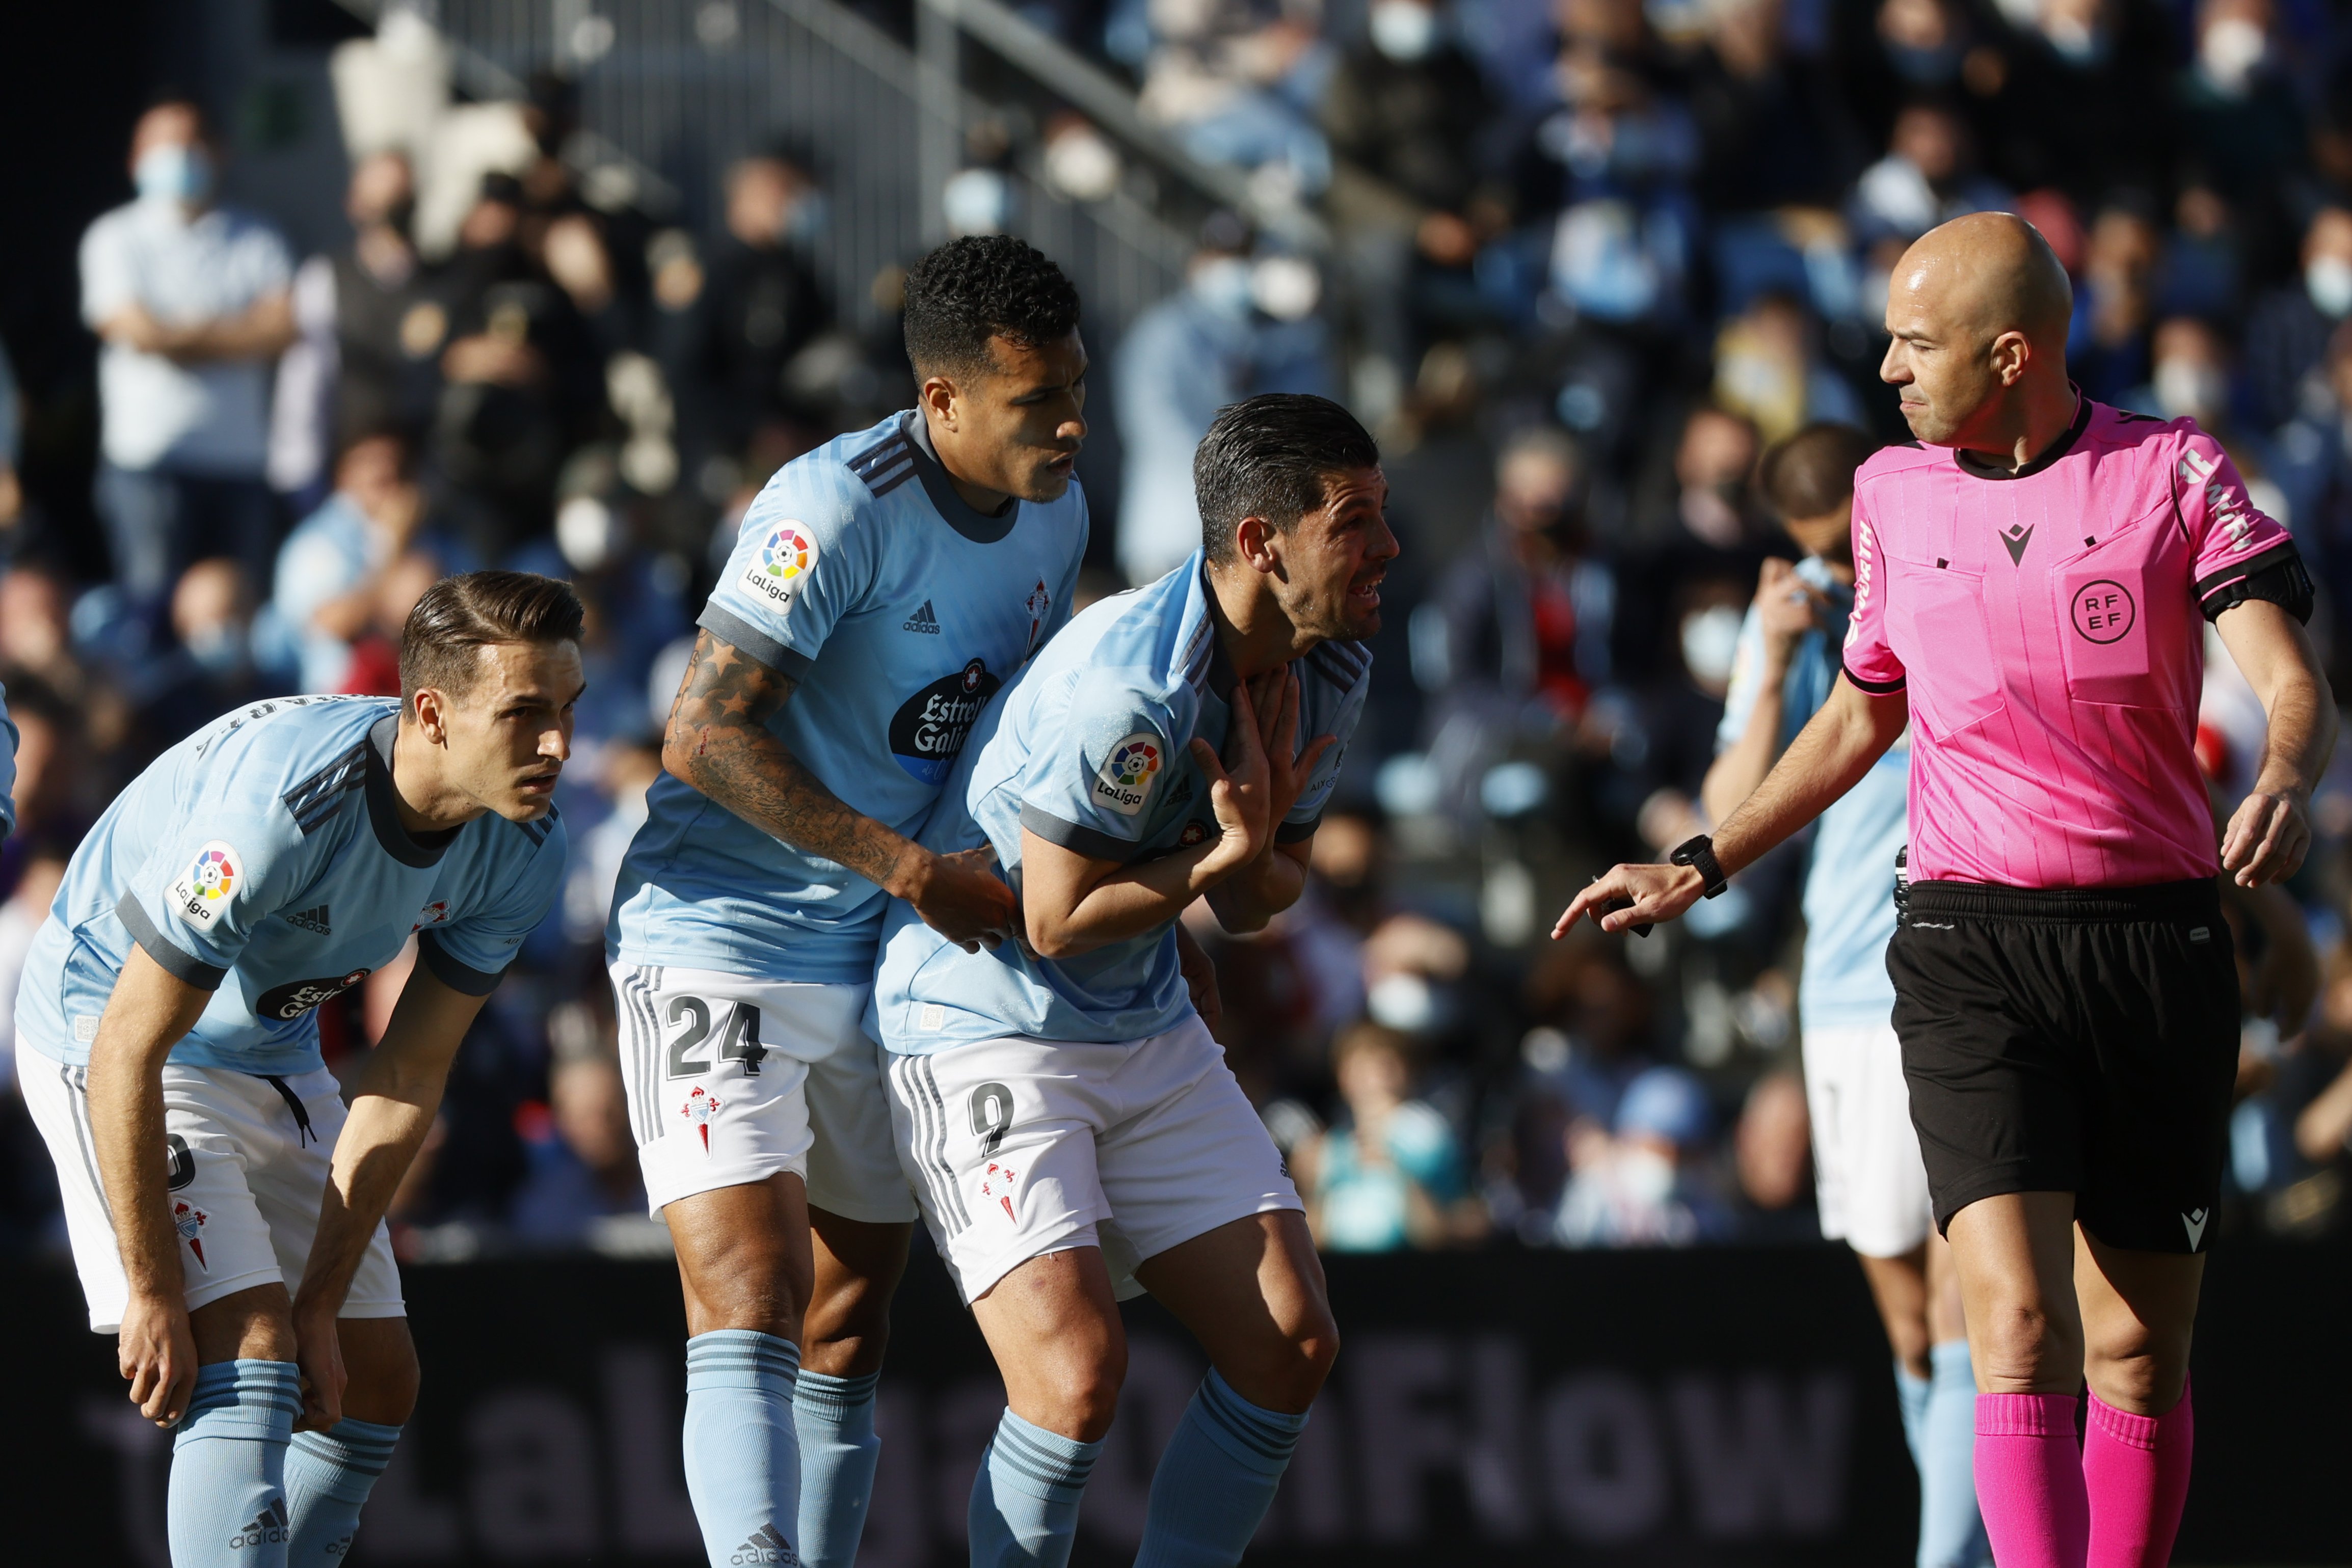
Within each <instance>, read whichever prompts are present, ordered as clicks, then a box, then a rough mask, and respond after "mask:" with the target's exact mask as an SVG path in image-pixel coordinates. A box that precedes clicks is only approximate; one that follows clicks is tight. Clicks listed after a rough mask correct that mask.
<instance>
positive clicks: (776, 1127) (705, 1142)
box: [612, 964, 854, 1247]
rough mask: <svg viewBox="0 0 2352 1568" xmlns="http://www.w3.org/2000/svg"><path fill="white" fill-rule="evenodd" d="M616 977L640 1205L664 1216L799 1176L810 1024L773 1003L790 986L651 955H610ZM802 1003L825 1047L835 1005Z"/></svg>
mask: <svg viewBox="0 0 2352 1568" xmlns="http://www.w3.org/2000/svg"><path fill="white" fill-rule="evenodd" d="M612 977H613V988H614V1001H615V1005H616V1007H617V1009H618V1012H619V1019H620V1046H621V1079H622V1084H623V1087H624V1088H625V1091H626V1092H627V1098H628V1110H629V1128H630V1133H631V1134H632V1135H633V1136H634V1137H635V1140H636V1145H637V1166H638V1170H639V1172H640V1174H641V1175H642V1176H644V1178H645V1186H646V1207H647V1208H648V1209H649V1210H650V1211H651V1212H653V1213H655V1214H657V1215H659V1214H663V1213H664V1212H665V1211H666V1209H667V1208H668V1207H671V1206H674V1205H675V1204H676V1203H677V1201H678V1200H679V1199H681V1198H687V1197H698V1196H699V1195H701V1194H705V1193H709V1192H714V1191H719V1190H722V1189H725V1188H728V1187H736V1186H761V1185H763V1184H765V1183H767V1182H769V1181H770V1179H771V1178H772V1177H774V1176H781V1175H784V1174H790V1175H791V1176H793V1178H794V1179H795V1181H796V1183H799V1184H802V1185H803V1186H804V1185H805V1183H806V1180H807V1176H808V1159H809V1145H810V1143H811V1141H812V1134H811V1132H810V1128H809V1113H808V1098H807V1093H806V1087H807V1079H808V1061H807V1051H808V1049H809V1047H810V1045H811V1040H810V1036H811V1033H812V1031H811V1030H810V1029H809V1028H808V1027H806V1026H804V1025H803V1022H802V1021H801V1020H800V1019H801V1012H802V1010H803V1009H791V1008H786V1007H780V1006H779V1005H778V1000H779V996H780V994H781V993H782V991H783V990H784V989H785V988H782V987H779V986H776V985H773V984H770V983H767V982H762V981H761V980H758V979H756V978H753V977H748V976H739V975H727V974H721V973H718V972H716V971H711V970H700V969H681V968H674V967H662V966H656V965H646V964H614V966H613V969H612ZM806 989H809V990H812V991H818V992H824V991H832V990H850V989H854V988H848V987H837V988H836V987H812V988H806ZM816 999H817V1000H819V1001H822V1000H823V998H816ZM806 1010H814V1011H816V1012H818V1013H819V1014H820V1015H821V1016H819V1017H818V1019H817V1020H816V1024H815V1029H814V1033H815V1034H817V1035H819V1036H822V1037H824V1040H823V1043H822V1049H827V1050H829V1049H830V1043H831V1036H832V1034H833V1033H834V1032H835V1029H836V1026H837V1020H836V1019H835V1018H834V1017H833V1013H834V1012H835V1011H838V1009H823V1008H817V1009H806ZM804 1246H805V1239H803V1247H804Z"/></svg>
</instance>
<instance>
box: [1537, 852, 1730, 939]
mask: <svg viewBox="0 0 2352 1568" xmlns="http://www.w3.org/2000/svg"><path fill="white" fill-rule="evenodd" d="M1705 895H1706V877H1705V876H1703V875H1701V874H1700V873H1699V872H1698V869H1697V868H1696V867H1695V866H1686V865H1619V866H1612V867H1610V868H1609V869H1608V870H1607V871H1605V872H1603V873H1601V874H1600V875H1599V876H1596V877H1594V878H1593V879H1592V880H1591V882H1590V883H1586V884H1585V888H1584V891H1583V892H1581V893H1580V894H1577V895H1576V897H1575V898H1573V899H1572V900H1570V903H1569V905H1568V908H1567V910H1566V911H1565V912H1564V913H1563V914H1562V915H1560V917H1559V924H1558V925H1554V926H1553V927H1552V928H1551V935H1552V940H1553V941H1555V942H1557V941H1559V939H1560V938H1561V937H1563V936H1567V935H1568V933H1569V931H1570V928H1571V927H1572V926H1574V925H1575V924H1576V923H1577V922H1578V921H1580V920H1581V919H1583V918H1584V917H1585V916H1586V915H1591V917H1592V923H1593V924H1594V925H1598V926H1600V927H1601V929H1602V930H1603V931H1610V932H1616V931H1623V930H1627V929H1629V928H1631V927H1633V926H1635V925H1655V924H1657V923H1658V922H1659V921H1661V920H1672V919H1674V918H1675V916H1677V915H1681V914H1682V913H1683V911H1685V910H1686V909H1688V908H1689V907H1690V906H1691V905H1692V904H1696V903H1697V902H1698V901H1699V900H1700V899H1701V898H1702V897H1704V896H1705Z"/></svg>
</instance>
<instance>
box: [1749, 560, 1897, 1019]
mask: <svg viewBox="0 0 2352 1568" xmlns="http://www.w3.org/2000/svg"><path fill="white" fill-rule="evenodd" d="M1797 576H1798V577H1799V578H1800V579H1801V580H1803V581H1805V582H1807V583H1809V584H1811V586H1812V587H1814V588H1817V589H1819V590H1821V591H1822V593H1823V595H1825V596H1826V597H1827V599H1828V601H1829V606H1828V612H1827V614H1826V616H1825V617H1824V624H1823V625H1822V627H1821V628H1820V629H1818V630H1815V631H1812V632H1807V633H1806V634H1805V637H1804V640H1803V642H1801V643H1799V644H1798V647H1797V652H1796V656H1795V657H1794V658H1792V659H1791V660H1790V662H1789V673H1788V675H1787V677H1786V679H1785V680H1784V682H1783V683H1782V685H1781V692H1780V736H1779V737H1778V739H1779V742H1780V745H1781V746H1783V747H1785V746H1787V745H1788V744H1789V742H1790V741H1791V740H1793V739H1795V738H1796V736H1797V732H1798V731H1799V730H1801V729H1802V728H1803V727H1805V723H1806V721H1807V720H1809V719H1811V717H1812V716H1813V715H1814V714H1816V713H1818V712H1820V711H1821V706H1822V704H1823V703H1825V702H1827V701H1828V700H1829V695H1830V688H1831V687H1832V685H1835V684H1836V682H1837V674H1838V649H1839V646H1840V644H1841V643H1843V641H1844V638H1845V626H1846V617H1847V615H1848V614H1849V613H1850V612H1851V611H1852V609H1853V590H1852V589H1849V588H1847V587H1846V586H1845V585H1844V584H1843V583H1841V582H1839V581H1838V580H1836V579H1835V578H1833V577H1832V576H1831V575H1830V573H1829V569H1828V568H1827V567H1825V566H1823V565H1822V563H1821V561H1820V560H1819V559H1807V560H1803V561H1801V562H1799V563H1798V565H1797ZM1763 662H1764V628H1763V624H1762V622H1761V621H1760V620H1759V617H1758V615H1757V613H1756V611H1755V609H1754V608H1753V607H1752V606H1751V607H1750V608H1749V610H1748V619H1747V620H1746V622H1743V623H1742V624H1741V626H1740V629H1739V652H1738V656H1737V657H1736V658H1735V659H1734V660H1733V663H1732V666H1731V690H1730V692H1729V693H1728V694H1727V695H1726V697H1725V699H1724V705H1723V722H1722V723H1721V725H1720V726H1718V727H1717V730H1716V737H1715V741H1716V749H1717V751H1723V750H1727V749H1728V748H1729V747H1732V746H1735V745H1737V744H1738V741H1739V737H1741V736H1743V735H1745V734H1746V733H1747V731H1748V720H1749V716H1750V715H1752V714H1753V713H1754V712H1755V711H1756V696H1757V692H1758V688H1759V685H1761V682H1760V680H1759V672H1760V670H1761V669H1762V666H1763ZM1910 775H1911V741H1910V737H1909V736H1907V735H1906V736H1905V737H1903V738H1901V739H1899V740H1897V741H1896V742H1895V744H1894V745H1893V746H1891V747H1888V748H1887V750H1886V754H1885V756H1883V757H1881V758H1879V759H1878V760H1877V761H1876V762H1875V763H1874V764H1873V765H1872V766H1871V769H1870V771H1869V772H1867V773H1865V774H1864V775H1863V776H1862V779H1860V781H1858V782H1857V783H1856V784H1855V785H1854V787H1853V789H1849V790H1847V791H1846V792H1845V793H1844V794H1843V795H1842V796H1840V797H1839V798H1838V800H1837V801H1836V802H1835V803H1834V804H1832V806H1831V807H1830V809H1829V810H1826V811H1824V812H1822V819H1821V821H1820V823H1819V825H1818V826H1816V827H1815V829H1814V830H1813V844H1812V858H1811V862H1810V863H1809V865H1808V866H1807V869H1806V872H1805V895H1804V908H1805V965H1804V975H1803V977H1802V979H1801V983H1800V984H1799V986H1798V988H1797V1008H1798V1011H1799V1013H1800V1015H1801V1019H1802V1021H1803V1023H1804V1026H1805V1027H1806V1028H1807V1029H1860V1028H1864V1027H1867V1026H1869V1025H1872V1024H1884V1023H1885V1022H1886V1020H1887V1019H1888V1017H1889V1016H1890V1014H1891V1013H1892V1012H1893V1010H1894V1008H1895V984H1894V982H1893V981H1891V980H1889V979H1888V978H1887V977H1886V943H1887V939H1888V938H1889V937H1891V936H1894V935H1895V854H1896V852H1899V851H1900V850H1901V849H1902V848H1903V844H1904V838H1905V833H1906V822H1907V821H1908V815H1907V812H1906V796H1907V795H1908V792H1909V788H1910Z"/></svg>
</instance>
